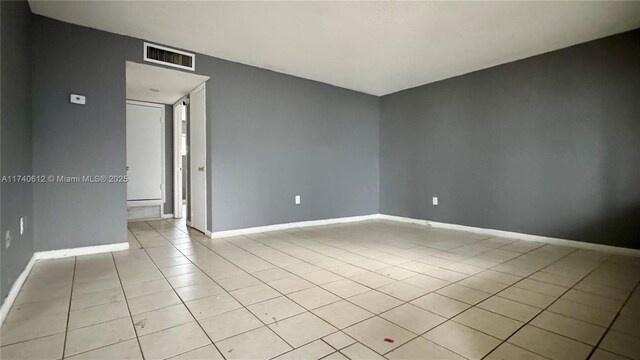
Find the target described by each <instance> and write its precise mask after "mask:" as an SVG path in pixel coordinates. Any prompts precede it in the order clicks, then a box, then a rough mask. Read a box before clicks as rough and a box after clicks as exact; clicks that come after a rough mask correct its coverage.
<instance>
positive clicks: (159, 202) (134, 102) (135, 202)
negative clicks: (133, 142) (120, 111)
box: [125, 100, 166, 217]
mask: <svg viewBox="0 0 640 360" xmlns="http://www.w3.org/2000/svg"><path fill="white" fill-rule="evenodd" d="M126 103H127V104H130V105H138V106H148V107H155V108H159V109H160V112H161V114H162V119H161V123H162V126H161V128H162V135H161V137H162V141H161V142H160V143H161V149H160V152H161V154H162V161H161V165H160V166H161V174H162V176H161V178H162V179H161V187H162V189H161V190H162V191H161V194H162V198H161V200H149V201H144V200H143V201H141V200H128V199H127V204H130V205H160V216H161V217H162V215H164V203H165V201H166V199H165V197H166V196H165V186H166V184H165V178H166V173H165V171H166V169H165V164H164V163H165V158H166V157H165V154H166V152H165V151H166V149H165V145H164V143H165V131H164V121H165V119H166V117H165V113H164V105H163V104H157V103H152V102H146V101H138V100H126ZM125 153H126V150H125ZM125 158H126V156H125ZM127 198H128V195H127Z"/></svg>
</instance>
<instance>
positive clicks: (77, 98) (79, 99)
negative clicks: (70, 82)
mask: <svg viewBox="0 0 640 360" xmlns="http://www.w3.org/2000/svg"><path fill="white" fill-rule="evenodd" d="M69 102H71V103H72V104H78V105H84V104H86V103H87V98H85V97H84V95H77V94H71V96H70V97H69Z"/></svg>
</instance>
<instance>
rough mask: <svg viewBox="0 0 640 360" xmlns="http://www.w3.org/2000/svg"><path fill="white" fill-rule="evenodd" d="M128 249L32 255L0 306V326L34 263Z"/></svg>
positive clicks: (120, 246) (100, 248) (112, 246)
mask: <svg viewBox="0 0 640 360" xmlns="http://www.w3.org/2000/svg"><path fill="white" fill-rule="evenodd" d="M127 249H129V243H128V242H123V243H117V244H109V245H98V246H85V247H80V248H73V249H63V250H50V251H39V252H36V253H34V254H33V255H32V256H31V259H30V260H29V262H28V263H27V266H25V268H24V270H23V271H22V273H21V274H20V276H18V278H17V279H16V281H14V283H13V285H11V290H9V294H8V295H7V297H6V298H5V299H4V302H3V303H2V306H0V325H2V323H3V322H4V319H5V318H6V316H7V314H8V313H9V310H10V309H11V306H13V302H14V301H15V300H16V297H17V296H18V293H19V292H20V289H21V288H22V285H24V282H25V281H26V280H27V277H28V276H29V273H31V270H32V269H33V266H34V265H35V263H36V261H38V260H44V259H60V258H65V257H70V256H80V255H91V254H100V253H106V252H112V251H121V250H127Z"/></svg>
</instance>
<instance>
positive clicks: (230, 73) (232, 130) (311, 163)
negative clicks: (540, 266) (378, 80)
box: [196, 60, 379, 231]
mask: <svg viewBox="0 0 640 360" xmlns="http://www.w3.org/2000/svg"><path fill="white" fill-rule="evenodd" d="M196 63H197V64H199V66H202V64H203V62H196ZM212 65H214V66H213V67H212V68H211V74H212V75H211V77H212V80H211V81H210V82H209V84H208V87H207V108H208V109H209V110H208V114H209V115H208V116H209V118H210V125H209V127H208V128H207V131H208V132H209V137H210V139H211V141H210V144H209V146H210V151H209V154H210V155H211V156H210V166H209V169H210V170H211V171H210V174H212V178H211V180H212V181H211V183H210V186H209V191H210V192H209V194H210V198H209V201H210V203H211V204H213V207H212V210H213V211H210V212H209V214H208V215H209V224H212V227H211V228H212V229H213V230H214V231H220V230H228V229H237V228H245V227H251V226H260V225H268V224H279V223H289V222H296V221H304V220H316V219H326V218H337V217H344V216H354V215H365V214H374V213H377V212H378V198H377V194H378V123H379V119H378V117H379V111H378V98H376V97H373V96H369V95H364V94H361V93H356V92H353V91H348V90H344V89H340V88H336V87H333V86H330V85H325V84H321V83H318V82H313V81H308V80H303V79H300V78H296V77H293V76H286V75H282V74H278V73H275V72H271V71H265V70H261V69H258V68H254V67H249V66H244V65H240V64H236V63H232V62H228V61H222V60H218V61H215V62H214V63H213V64H212ZM201 69H202V68H201ZM295 195H301V197H302V203H301V204H300V205H295V204H294V196H295Z"/></svg>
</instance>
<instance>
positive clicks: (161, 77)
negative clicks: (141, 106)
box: [127, 61, 209, 105]
mask: <svg viewBox="0 0 640 360" xmlns="http://www.w3.org/2000/svg"><path fill="white" fill-rule="evenodd" d="M208 79H209V77H208V76H202V75H196V74H191V73H186V72H184V71H177V70H170V69H165V68H161V67H158V66H151V65H144V64H138V63H134V62H131V61H127V99H129V100H140V101H149V102H154V103H159V104H170V105H172V104H175V103H176V102H177V101H178V100H180V99H181V98H182V97H184V96H185V95H187V94H188V93H190V92H191V90H193V89H195V88H196V87H197V86H198V85H200V84H202V83H203V82H205V81H207V80H208Z"/></svg>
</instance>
